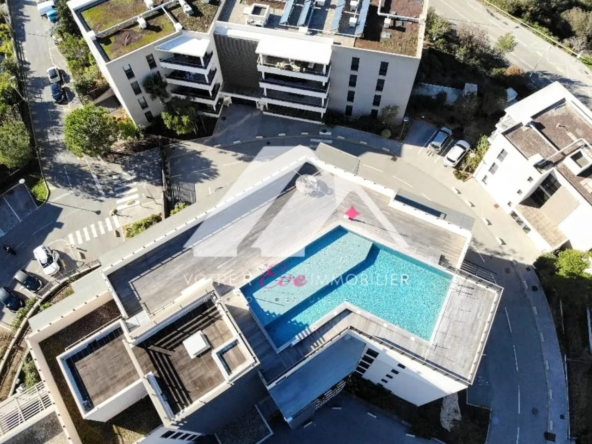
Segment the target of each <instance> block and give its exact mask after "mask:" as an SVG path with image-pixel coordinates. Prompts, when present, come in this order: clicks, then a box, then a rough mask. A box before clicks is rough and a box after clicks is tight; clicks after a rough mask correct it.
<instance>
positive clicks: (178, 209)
mask: <svg viewBox="0 0 592 444" xmlns="http://www.w3.org/2000/svg"><path fill="white" fill-rule="evenodd" d="M188 206H189V204H188V203H187V202H183V201H181V202H177V205H175V208H173V209H172V211H171V216H173V215H175V214H177V213H179V212H181V211H182V210H184V209H185V208H187V207H188Z"/></svg>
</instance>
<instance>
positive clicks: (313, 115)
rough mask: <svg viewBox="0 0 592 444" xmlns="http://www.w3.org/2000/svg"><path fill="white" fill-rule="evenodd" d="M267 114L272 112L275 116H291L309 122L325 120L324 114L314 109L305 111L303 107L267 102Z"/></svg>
mask: <svg viewBox="0 0 592 444" xmlns="http://www.w3.org/2000/svg"><path fill="white" fill-rule="evenodd" d="M265 108H266V110H265V113H266V114H272V115H275V116H282V117H289V118H292V119H297V120H305V121H309V122H315V123H321V122H322V121H323V114H321V113H317V112H313V111H305V110H301V109H295V108H287V107H285V106H280V105H273V104H267V105H266V106H265Z"/></svg>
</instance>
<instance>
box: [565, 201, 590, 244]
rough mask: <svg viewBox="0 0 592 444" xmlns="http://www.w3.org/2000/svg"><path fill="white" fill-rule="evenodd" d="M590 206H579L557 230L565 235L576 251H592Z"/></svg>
mask: <svg viewBox="0 0 592 444" xmlns="http://www.w3.org/2000/svg"><path fill="white" fill-rule="evenodd" d="M591 221H592V206H590V204H588V203H584V204H580V205H579V206H578V207H577V208H576V209H575V210H574V211H573V212H572V213H571V214H570V215H569V216H567V217H566V218H565V219H564V220H563V222H561V223H560V224H559V229H560V230H561V231H563V232H564V233H565V235H566V236H567V237H568V238H569V240H570V242H571V246H572V247H573V248H576V249H578V250H584V251H586V250H590V249H592V223H591Z"/></svg>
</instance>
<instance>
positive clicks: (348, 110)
mask: <svg viewBox="0 0 592 444" xmlns="http://www.w3.org/2000/svg"><path fill="white" fill-rule="evenodd" d="M353 110H354V107H353V106H351V105H347V106H346V107H345V115H346V116H351V115H352V112H353Z"/></svg>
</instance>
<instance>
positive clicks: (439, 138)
mask: <svg viewBox="0 0 592 444" xmlns="http://www.w3.org/2000/svg"><path fill="white" fill-rule="evenodd" d="M451 137H452V130H451V129H449V128H446V127H445V126H443V127H442V128H440V129H439V130H438V132H437V133H436V135H435V136H434V138H433V139H432V141H431V142H430V144H429V145H428V148H429V149H430V150H432V151H434V152H436V153H439V152H440V151H442V148H444V147H445V146H446V144H447V143H448V142H449V141H450V138H451Z"/></svg>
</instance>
